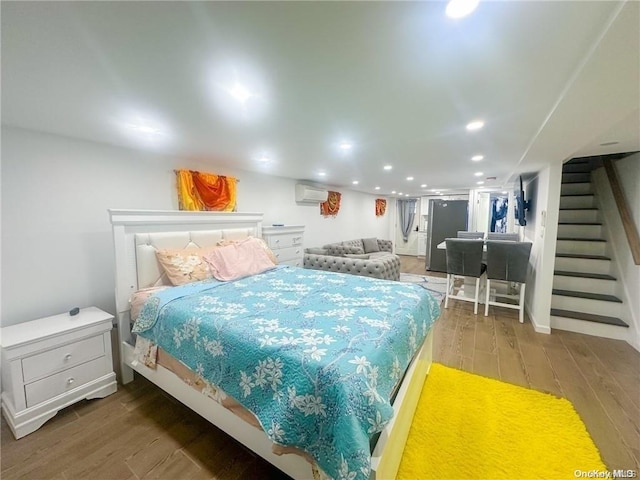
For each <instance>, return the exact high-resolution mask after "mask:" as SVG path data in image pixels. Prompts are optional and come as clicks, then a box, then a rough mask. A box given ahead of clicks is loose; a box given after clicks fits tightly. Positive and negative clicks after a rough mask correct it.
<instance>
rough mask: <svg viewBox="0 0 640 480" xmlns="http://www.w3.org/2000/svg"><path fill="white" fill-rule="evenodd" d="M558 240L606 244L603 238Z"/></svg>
mask: <svg viewBox="0 0 640 480" xmlns="http://www.w3.org/2000/svg"><path fill="white" fill-rule="evenodd" d="M558 240H564V241H569V242H606V240H605V239H604V238H581V237H558Z"/></svg>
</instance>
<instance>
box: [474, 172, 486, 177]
mask: <svg viewBox="0 0 640 480" xmlns="http://www.w3.org/2000/svg"><path fill="white" fill-rule="evenodd" d="M474 175H475V176H476V177H481V176H482V175H484V173H482V172H476V173H474Z"/></svg>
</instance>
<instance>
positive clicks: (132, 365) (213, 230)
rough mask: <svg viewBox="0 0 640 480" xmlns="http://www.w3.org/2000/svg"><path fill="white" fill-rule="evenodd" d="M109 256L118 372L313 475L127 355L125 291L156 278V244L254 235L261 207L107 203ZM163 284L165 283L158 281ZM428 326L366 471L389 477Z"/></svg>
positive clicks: (301, 475)
mask: <svg viewBox="0 0 640 480" xmlns="http://www.w3.org/2000/svg"><path fill="white" fill-rule="evenodd" d="M109 215H110V218H111V224H112V226H113V241H114V247H115V261H116V270H115V273H116V309H117V313H116V317H117V322H118V325H117V329H118V336H119V339H118V340H119V341H118V344H119V353H120V379H121V381H122V383H123V384H126V383H129V382H131V381H132V380H133V372H134V370H135V371H136V372H138V373H139V374H141V375H143V376H144V377H146V378H147V379H149V380H150V381H151V382H153V383H155V384H156V385H157V386H159V387H160V388H161V389H163V390H164V391H166V392H167V393H169V394H171V395H172V396H173V397H175V398H176V399H178V400H180V401H181V402H182V403H184V404H185V405H187V406H188V407H189V408H191V409H192V410H193V411H195V412H197V413H198V414H200V415H201V416H203V417H204V418H206V419H207V420H209V421H210V422H211V423H212V424H214V425H215V426H217V427H218V428H220V429H221V430H223V431H224V432H225V433H227V434H228V435H230V436H232V437H233V438H235V439H236V440H238V441H239V442H240V443H242V444H243V445H245V446H246V447H247V448H249V449H251V450H253V451H254V452H255V453H256V454H258V455H260V456H261V457H262V458H264V459H265V460H266V461H268V462H270V463H271V464H273V465H274V466H276V467H277V468H279V469H280V470H282V471H283V472H284V473H286V474H287V475H289V476H291V477H292V478H295V479H307V478H313V474H312V466H311V464H310V463H309V462H308V461H307V460H305V459H304V458H303V457H302V456H300V455H295V454H285V455H276V454H274V453H273V452H272V450H271V447H272V445H273V444H272V441H271V440H270V439H269V437H267V435H266V434H265V433H264V432H262V431H260V430H257V429H256V428H255V427H253V426H251V425H249V424H248V423H246V422H243V421H239V419H238V417H237V416H236V415H235V414H233V413H232V412H231V411H229V410H227V409H226V408H225V407H223V406H222V405H220V404H219V403H217V402H216V401H215V400H212V399H210V398H208V397H207V396H205V395H202V394H201V393H199V392H197V391H196V390H195V389H193V388H192V387H190V386H188V385H187V384H185V383H184V382H183V381H182V380H181V379H180V378H178V377H177V376H176V375H175V374H174V373H172V372H171V371H169V370H167V369H165V368H164V367H162V366H160V365H158V366H157V369H155V370H154V369H150V368H148V367H146V366H145V365H144V364H142V363H139V362H138V361H137V360H136V359H135V358H134V355H133V349H134V348H133V344H132V343H133V341H132V334H131V321H130V316H129V297H130V296H131V294H132V293H133V292H135V291H136V290H138V289H140V288H144V287H148V286H151V285H154V284H156V285H157V284H162V283H163V278H162V272H161V269H160V267H159V265H158V264H157V261H156V260H155V249H156V248H184V247H186V246H196V245H197V246H201V247H204V246H208V245H212V244H215V243H216V242H217V241H218V240H219V239H221V238H232V239H236V238H242V237H243V236H245V237H246V236H248V235H253V236H256V237H261V235H262V214H261V213H236V212H187V211H168V210H167V211H158V210H113V209H111V210H109ZM164 283H166V282H164ZM432 337H433V329H431V332H430V333H429V335H428V336H427V339H426V340H425V342H424V344H423V345H422V347H421V349H420V352H419V353H418V355H417V356H416V358H415V360H414V361H413V363H412V364H411V365H410V367H409V369H408V370H407V373H406V375H405V378H404V380H403V382H402V385H401V386H400V388H399V390H398V394H397V396H396V399H395V402H394V405H393V408H394V417H393V419H392V420H391V422H390V423H389V424H388V425H387V426H386V427H385V429H384V430H383V431H382V432H381V434H380V437H379V439H378V442H377V444H376V446H375V448H374V450H373V452H372V460H371V468H372V470H371V471H372V473H371V478H372V479H393V478H395V476H396V472H397V470H398V466H399V464H400V459H401V458H402V452H403V450H404V445H405V442H406V438H407V435H408V433H409V427H410V426H411V420H412V418H413V414H414V412H415V409H416V405H417V402H418V399H419V397H420V392H421V391H422V385H423V383H424V380H425V378H426V375H427V373H428V371H429V368H430V366H431V359H432V344H433V339H432Z"/></svg>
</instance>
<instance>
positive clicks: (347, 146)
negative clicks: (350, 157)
mask: <svg viewBox="0 0 640 480" xmlns="http://www.w3.org/2000/svg"><path fill="white" fill-rule="evenodd" d="M338 147H339V148H340V150H341V151H343V152H344V153H348V152H350V151H351V149H352V148H353V143H351V142H347V141H345V142H340V145H338Z"/></svg>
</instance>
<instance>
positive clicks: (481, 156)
mask: <svg viewBox="0 0 640 480" xmlns="http://www.w3.org/2000/svg"><path fill="white" fill-rule="evenodd" d="M483 159H484V155H474V156H473V157H471V160H472V161H474V162H479V161H480V160H483Z"/></svg>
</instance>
